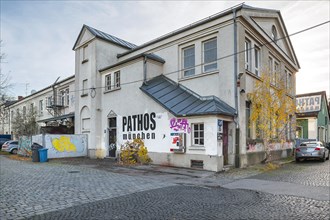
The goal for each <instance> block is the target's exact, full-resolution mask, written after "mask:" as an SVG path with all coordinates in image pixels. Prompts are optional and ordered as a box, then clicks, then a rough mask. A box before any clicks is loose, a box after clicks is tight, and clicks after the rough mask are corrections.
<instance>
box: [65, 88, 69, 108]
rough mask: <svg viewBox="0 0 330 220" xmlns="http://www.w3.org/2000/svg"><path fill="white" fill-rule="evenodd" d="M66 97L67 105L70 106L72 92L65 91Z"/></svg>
mask: <svg viewBox="0 0 330 220" xmlns="http://www.w3.org/2000/svg"><path fill="white" fill-rule="evenodd" d="M65 95H66V105H67V106H69V104H70V92H69V89H66V90H65Z"/></svg>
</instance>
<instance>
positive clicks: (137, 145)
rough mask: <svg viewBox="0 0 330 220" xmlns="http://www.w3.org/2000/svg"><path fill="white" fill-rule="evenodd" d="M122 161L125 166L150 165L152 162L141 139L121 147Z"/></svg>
mask: <svg viewBox="0 0 330 220" xmlns="http://www.w3.org/2000/svg"><path fill="white" fill-rule="evenodd" d="M120 159H121V162H122V163H123V164H136V163H141V164H148V163H150V162H151V159H150V157H149V156H148V150H147V148H146V147H145V146H144V142H143V140H141V139H134V140H133V141H132V142H129V141H127V142H126V143H125V144H124V145H122V146H121V153H120Z"/></svg>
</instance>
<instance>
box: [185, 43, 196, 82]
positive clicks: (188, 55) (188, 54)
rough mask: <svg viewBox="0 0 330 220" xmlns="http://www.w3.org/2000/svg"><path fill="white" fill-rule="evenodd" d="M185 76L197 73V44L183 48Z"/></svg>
mask: <svg viewBox="0 0 330 220" xmlns="http://www.w3.org/2000/svg"><path fill="white" fill-rule="evenodd" d="M182 54H183V76H184V77H187V76H193V75H195V46H191V47H188V48H185V49H183V52H182Z"/></svg>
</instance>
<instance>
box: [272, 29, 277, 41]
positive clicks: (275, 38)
mask: <svg viewBox="0 0 330 220" xmlns="http://www.w3.org/2000/svg"><path fill="white" fill-rule="evenodd" d="M272 40H273V41H274V42H275V43H276V42H277V30H276V27H275V25H273V27H272Z"/></svg>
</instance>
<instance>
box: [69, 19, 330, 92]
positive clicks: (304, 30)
mask: <svg viewBox="0 0 330 220" xmlns="http://www.w3.org/2000/svg"><path fill="white" fill-rule="evenodd" d="M329 22H330V20H329V21H325V22H322V23H319V24H316V25H313V26H311V27H308V28H305V29H303V30H300V31H297V32H294V33H292V34H289V35H286V36H283V37H281V38H278V39H276V41H280V40H284V39H286V38H289V37H290V36H294V35H298V34H301V33H303V32H306V31H309V30H312V29H315V28H317V27H320V26H323V25H325V24H328V23H329ZM195 37H196V36H194V38H195ZM273 43H274V44H275V42H274V41H273V40H271V41H267V42H265V43H263V44H260V45H258V47H260V48H261V47H263V46H266V45H271V44H273ZM171 46H172V45H171ZM165 48H166V47H165ZM255 48H256V47H251V48H249V49H247V50H246V49H244V50H241V51H238V52H236V53H233V54H229V55H226V56H222V57H220V58H218V59H216V60H215V61H219V60H223V59H226V58H229V57H232V56H235V55H238V54H241V53H245V52H246V51H250V50H253V49H255ZM161 49H162V50H163V49H164V48H161ZM157 51H159V50H156V51H153V52H152V53H154V52H157ZM204 64H205V63H201V64H197V65H194V66H192V67H191V68H193V67H194V68H195V67H199V66H202V65H204ZM183 70H185V69H184V68H182V69H178V70H174V71H171V72H168V73H163V75H164V76H168V75H172V74H174V73H178V72H181V71H183ZM143 81H144V80H143V79H141V80H135V81H131V82H126V83H121V84H120V86H122V85H129V84H133V83H137V82H143ZM102 88H106V86H101V87H93V88H87V89H82V90H75V91H84V90H91V89H102Z"/></svg>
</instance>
